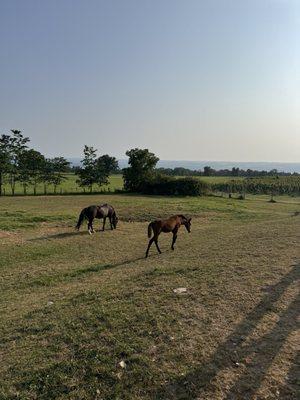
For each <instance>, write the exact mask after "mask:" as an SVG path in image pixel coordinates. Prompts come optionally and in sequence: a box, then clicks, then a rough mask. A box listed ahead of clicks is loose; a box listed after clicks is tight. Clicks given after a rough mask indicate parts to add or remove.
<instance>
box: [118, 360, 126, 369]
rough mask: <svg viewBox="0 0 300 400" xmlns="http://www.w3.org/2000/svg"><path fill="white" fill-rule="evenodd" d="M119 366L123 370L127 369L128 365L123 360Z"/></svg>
mask: <svg viewBox="0 0 300 400" xmlns="http://www.w3.org/2000/svg"><path fill="white" fill-rule="evenodd" d="M119 365H120V367H121V368H126V363H125V361H123V360H122V361H120V362H119Z"/></svg>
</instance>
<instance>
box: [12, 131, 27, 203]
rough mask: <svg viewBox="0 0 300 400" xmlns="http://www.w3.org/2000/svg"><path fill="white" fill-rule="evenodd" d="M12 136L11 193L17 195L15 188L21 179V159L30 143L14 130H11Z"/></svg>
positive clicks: (19, 132)
mask: <svg viewBox="0 0 300 400" xmlns="http://www.w3.org/2000/svg"><path fill="white" fill-rule="evenodd" d="M11 133H12V135H11V136H10V145H9V147H10V159H11V162H10V171H9V175H10V187H11V193H12V195H14V194H15V187H16V182H17V181H18V178H19V173H20V168H19V164H20V157H21V155H22V153H23V151H25V150H26V149H27V143H28V142H29V138H28V137H24V136H23V135H22V133H21V131H19V130H16V129H12V130H11Z"/></svg>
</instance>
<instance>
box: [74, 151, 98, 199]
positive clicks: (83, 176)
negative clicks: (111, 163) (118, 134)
mask: <svg viewBox="0 0 300 400" xmlns="http://www.w3.org/2000/svg"><path fill="white" fill-rule="evenodd" d="M96 160H97V149H94V147H92V146H87V145H85V146H84V149H83V159H82V160H81V165H82V167H81V168H79V170H78V177H79V178H78V180H77V182H78V183H79V185H80V186H82V187H88V188H89V189H90V192H92V191H93V185H94V184H95V183H96V174H95V169H96Z"/></svg>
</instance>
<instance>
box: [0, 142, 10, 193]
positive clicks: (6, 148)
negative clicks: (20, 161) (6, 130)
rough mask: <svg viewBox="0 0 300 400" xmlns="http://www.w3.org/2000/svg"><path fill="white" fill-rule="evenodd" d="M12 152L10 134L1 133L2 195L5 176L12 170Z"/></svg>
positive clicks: (0, 171)
mask: <svg viewBox="0 0 300 400" xmlns="http://www.w3.org/2000/svg"><path fill="white" fill-rule="evenodd" d="M10 162H11V153H10V136H9V135H1V137H0V196H1V195H2V193H3V183H4V177H5V176H6V175H7V174H8V173H9V172H10V166H11V164H10Z"/></svg>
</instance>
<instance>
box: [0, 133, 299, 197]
mask: <svg viewBox="0 0 300 400" xmlns="http://www.w3.org/2000/svg"><path fill="white" fill-rule="evenodd" d="M29 144H30V139H29V138H28V137H24V136H23V135H22V133H21V131H19V130H12V131H11V132H10V134H9V135H1V136H0V195H2V194H5V193H4V185H9V186H10V192H11V194H12V195H14V194H15V192H16V185H17V184H18V185H19V186H20V185H21V188H23V194H27V193H28V188H29V187H31V188H32V189H33V194H37V187H38V185H42V187H43V190H42V192H43V193H44V194H47V193H49V189H50V190H51V189H52V193H57V188H58V187H59V186H60V185H61V184H62V183H63V182H64V181H66V180H68V178H70V177H72V179H76V185H78V186H79V187H81V188H82V189H83V191H84V192H85V191H86V190H87V191H88V192H90V193H92V192H93V191H94V190H95V188H96V191H97V188H98V189H99V188H100V187H101V186H102V185H107V184H108V183H109V177H110V175H111V174H115V173H120V172H122V174H123V180H124V191H127V192H136V193H145V194H160V195H164V194H165V195H190V196H195V195H201V194H204V193H207V192H209V191H210V192H223V193H224V192H225V193H228V194H230V193H241V194H243V195H244V194H245V193H253V194H262V193H263V194H271V195H275V194H293V195H294V194H296V195H298V194H299V193H300V176H299V174H289V175H292V176H288V174H286V173H278V172H277V171H276V170H272V171H270V172H265V175H264V176H260V172H259V171H252V170H247V171H243V170H239V168H233V169H232V170H231V171H229V170H220V171H215V170H212V169H211V168H210V167H208V166H207V167H205V168H204V171H191V170H188V169H185V168H174V169H165V168H156V166H157V162H158V161H159V158H158V157H157V156H156V155H155V154H154V153H151V152H150V151H149V150H148V149H138V148H135V149H131V150H128V151H127V152H126V156H127V157H128V167H127V168H124V169H123V170H122V171H120V170H119V166H118V162H117V160H116V158H115V157H111V156H109V155H107V154H104V155H101V156H98V155H97V150H96V149H95V148H94V147H92V146H84V150H83V159H82V160H81V165H80V166H79V167H72V168H71V166H70V163H69V162H68V161H67V160H66V159H65V158H64V157H54V158H46V157H45V156H44V155H43V154H41V153H40V152H39V151H37V150H35V149H32V148H30V147H29ZM67 172H72V174H66V173H67ZM217 172H219V173H217ZM225 172H226V173H227V174H228V175H227V177H228V180H227V179H226V180H225V181H222V182H218V181H216V182H214V181H213V180H211V181H209V182H207V181H204V180H201V177H200V179H199V176H224V175H223V174H224V173H225ZM281 175H283V176H281ZM238 176H240V177H241V179H235V180H234V179H231V178H230V177H238ZM76 191H77V187H76ZM72 192H74V188H73V190H72V188H71V189H69V190H66V191H65V193H72ZM39 193H41V191H39ZM60 193H62V189H61V191H60Z"/></svg>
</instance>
